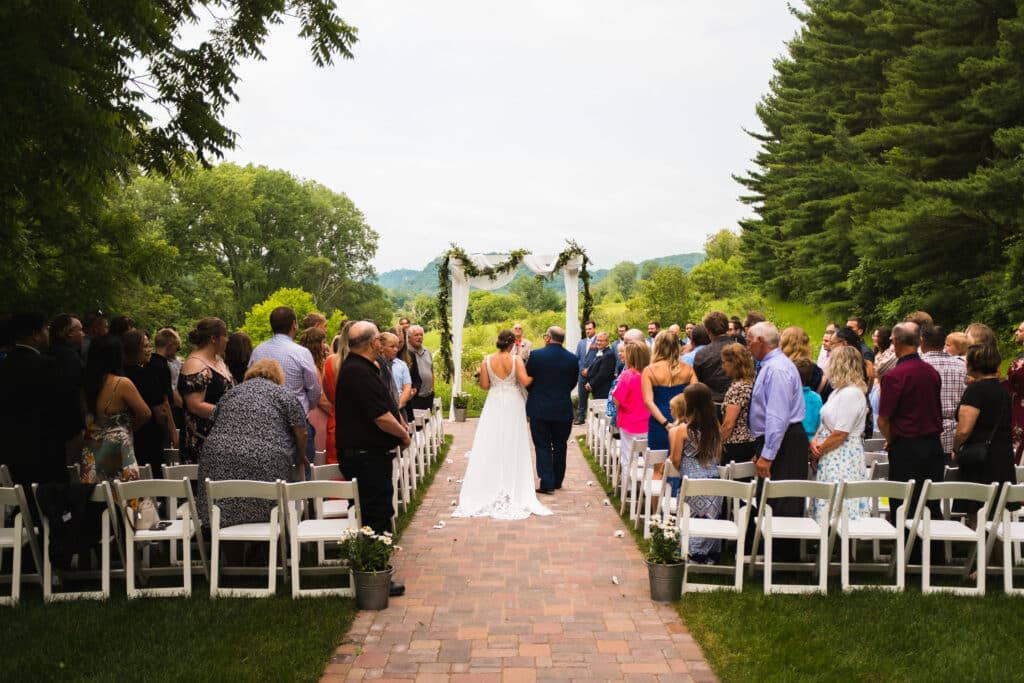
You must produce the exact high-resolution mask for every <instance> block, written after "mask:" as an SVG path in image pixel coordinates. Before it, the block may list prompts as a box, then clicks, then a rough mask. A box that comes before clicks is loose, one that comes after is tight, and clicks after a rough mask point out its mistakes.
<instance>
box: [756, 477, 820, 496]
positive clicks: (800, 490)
mask: <svg viewBox="0 0 1024 683" xmlns="http://www.w3.org/2000/svg"><path fill="white" fill-rule="evenodd" d="M835 492H836V485H835V484H833V483H831V482H824V481H807V480H804V479H783V480H778V481H772V480H771V479H767V480H765V483H764V490H763V491H762V492H761V500H762V501H765V500H771V499H772V498H818V499H820V500H832V497H833V496H834V495H835Z"/></svg>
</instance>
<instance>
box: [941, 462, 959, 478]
mask: <svg viewBox="0 0 1024 683" xmlns="http://www.w3.org/2000/svg"><path fill="white" fill-rule="evenodd" d="M942 481H960V468H959V467H950V466H949V465H946V467H945V469H944V470H943V471H942Z"/></svg>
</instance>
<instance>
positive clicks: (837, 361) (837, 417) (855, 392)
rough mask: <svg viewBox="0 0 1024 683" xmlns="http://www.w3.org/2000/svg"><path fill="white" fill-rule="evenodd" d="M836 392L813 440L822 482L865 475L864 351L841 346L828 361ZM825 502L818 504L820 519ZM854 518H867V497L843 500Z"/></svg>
mask: <svg viewBox="0 0 1024 683" xmlns="http://www.w3.org/2000/svg"><path fill="white" fill-rule="evenodd" d="M828 376H829V382H830V383H831V385H832V393H831V394H830V395H829V397H828V401H827V402H826V403H825V405H824V406H823V407H822V409H821V424H820V425H819V427H818V432H817V434H815V435H814V439H813V440H812V441H811V465H812V466H813V467H815V468H816V470H817V472H818V481H824V482H840V481H861V480H862V479H864V478H865V476H864V440H863V435H864V422H865V420H866V419H867V415H868V403H867V398H866V397H865V392H866V391H867V385H866V384H865V383H864V359H863V357H862V356H861V355H860V351H858V350H857V349H855V348H853V347H851V346H841V347H839V348H837V349H835V350H834V351H833V352H832V355H831V357H830V358H829V361H828ZM824 507H825V503H824V501H817V502H816V503H815V517H817V518H818V521H819V522H824V521H826V520H822V519H821V514H822V511H823V510H824ZM843 508H844V511H845V514H846V515H847V516H848V517H849V518H850V519H859V518H861V517H866V516H867V515H868V513H869V506H868V500H867V499H866V498H853V499H850V500H846V501H844V503H843Z"/></svg>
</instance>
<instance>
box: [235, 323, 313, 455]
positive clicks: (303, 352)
mask: <svg viewBox="0 0 1024 683" xmlns="http://www.w3.org/2000/svg"><path fill="white" fill-rule="evenodd" d="M270 329H271V330H272V331H273V332H274V336H273V337H271V338H270V339H268V340H267V341H265V342H263V343H262V344H260V345H259V346H257V347H256V348H255V349H253V351H252V357H251V358H250V359H249V366H250V367H251V366H252V364H253V363H255V362H256V361H260V360H263V359H265V358H272V359H273V360H276V361H277V362H278V363H280V364H281V369H282V370H284V386H285V388H286V389H288V391H290V392H292V394H294V395H295V398H296V399H298V401H299V404H301V405H302V409H303V410H304V411H305V412H306V414H307V415H308V414H309V411H310V409H311V408H314V407H315V406H316V404H317V401H319V400H320V394H321V392H322V388H321V386H320V373H319V372H317V369H316V364H315V363H314V362H313V354H311V353H310V352H309V349H307V348H306V347H304V346H300V345H299V344H296V343H295V335H296V334H297V333H298V331H299V322H298V319H297V318H296V317H295V311H294V310H292V308H291V307H289V306H278V307H277V308H275V309H274V310H273V311H271V312H270ZM306 431H307V432H308V434H309V439H308V441H307V442H306V457H307V458H308V460H309V462H313V457H314V455H315V454H316V446H315V444H314V443H313V437H314V436H315V434H316V430H315V429H313V425H311V424H310V423H309V420H308V419H307V420H306Z"/></svg>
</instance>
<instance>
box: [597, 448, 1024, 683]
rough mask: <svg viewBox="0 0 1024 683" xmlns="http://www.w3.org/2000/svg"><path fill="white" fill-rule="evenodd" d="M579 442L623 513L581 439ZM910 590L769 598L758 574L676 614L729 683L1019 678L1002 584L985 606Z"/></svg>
mask: <svg viewBox="0 0 1024 683" xmlns="http://www.w3.org/2000/svg"><path fill="white" fill-rule="evenodd" d="M579 445H580V448H581V449H582V450H583V454H584V457H586V458H587V461H588V462H589V464H590V467H591V469H592V470H593V472H594V474H595V476H596V477H597V479H598V480H599V481H600V483H601V485H602V486H604V489H605V492H606V493H607V494H608V496H609V499H610V500H611V502H612V504H613V505H615V506H618V505H619V500H618V498H617V497H616V496H614V495H613V493H612V491H611V487H610V486H609V483H608V481H607V478H606V477H605V475H604V471H603V470H602V469H601V467H600V466H599V465H598V464H597V463H596V461H594V460H593V458H592V457H591V454H590V452H589V451H588V450H587V449H586V444H585V442H584V440H583V439H582V438H580V439H579ZM616 509H618V507H616ZM627 518H628V513H627V514H626V515H624V516H623V521H624V522H627V525H626V528H628V529H630V530H632V529H633V525H632V523H630V522H628V519H627ZM641 533H642V530H641V531H639V532H638V531H633V535H634V538H635V539H636V542H637V545H638V548H639V550H640V552H641V553H642V552H645V551H646V548H647V545H648V543H647V541H644V540H643V538H642V536H641ZM720 578H722V579H723V580H729V579H728V577H720ZM933 578H938V577H933ZM700 580H706V579H705V578H704V577H702V578H701V579H700ZM707 580H713V579H707ZM937 582H938V583H944V582H946V581H944V580H943V579H938V581H937ZM907 585H908V588H907V590H906V592H904V593H902V594H899V593H886V592H882V591H860V592H855V593H850V594H843V593H841V592H840V589H839V583H838V580H834V581H830V582H829V591H830V593H829V594H828V595H765V594H764V592H763V591H762V584H761V577H760V575H757V576H755V578H754V579H753V580H750V579H749V578H748V579H747V580H746V582H745V584H744V591H743V592H742V593H739V594H737V593H732V592H720V593H688V594H686V595H684V596H683V598H682V600H680V601H679V602H678V603H677V604H676V608H677V609H678V610H679V614H680V616H681V617H682V619H683V621H684V623H685V624H686V625H687V627H688V628H689V629H690V632H691V633H692V634H693V637H694V638H695V639H696V640H697V642H698V643H699V644H700V646H701V648H702V649H703V650H704V655H705V657H707V659H708V663H709V664H710V665H711V668H712V669H713V670H714V672H715V674H716V675H717V676H718V677H719V678H720V679H721V680H722V681H726V682H729V681H754V680H756V681H786V682H787V683H792V682H793V681H839V680H849V681H1017V680H1020V679H1021V677H1022V674H1021V672H1020V667H1019V665H1018V664H1017V662H1019V654H1018V651H1019V645H1018V643H1019V638H1020V632H1021V629H1022V628H1024V598H1020V597H1008V596H1006V595H1005V594H1004V593H1003V592H1002V579H1001V578H1000V577H990V579H989V581H988V594H987V595H986V596H985V597H984V598H980V599H979V598H970V597H957V596H952V595H927V596H926V595H922V594H921V592H920V590H919V588H918V586H920V578H919V577H918V576H917V575H914V574H908V575H907Z"/></svg>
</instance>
